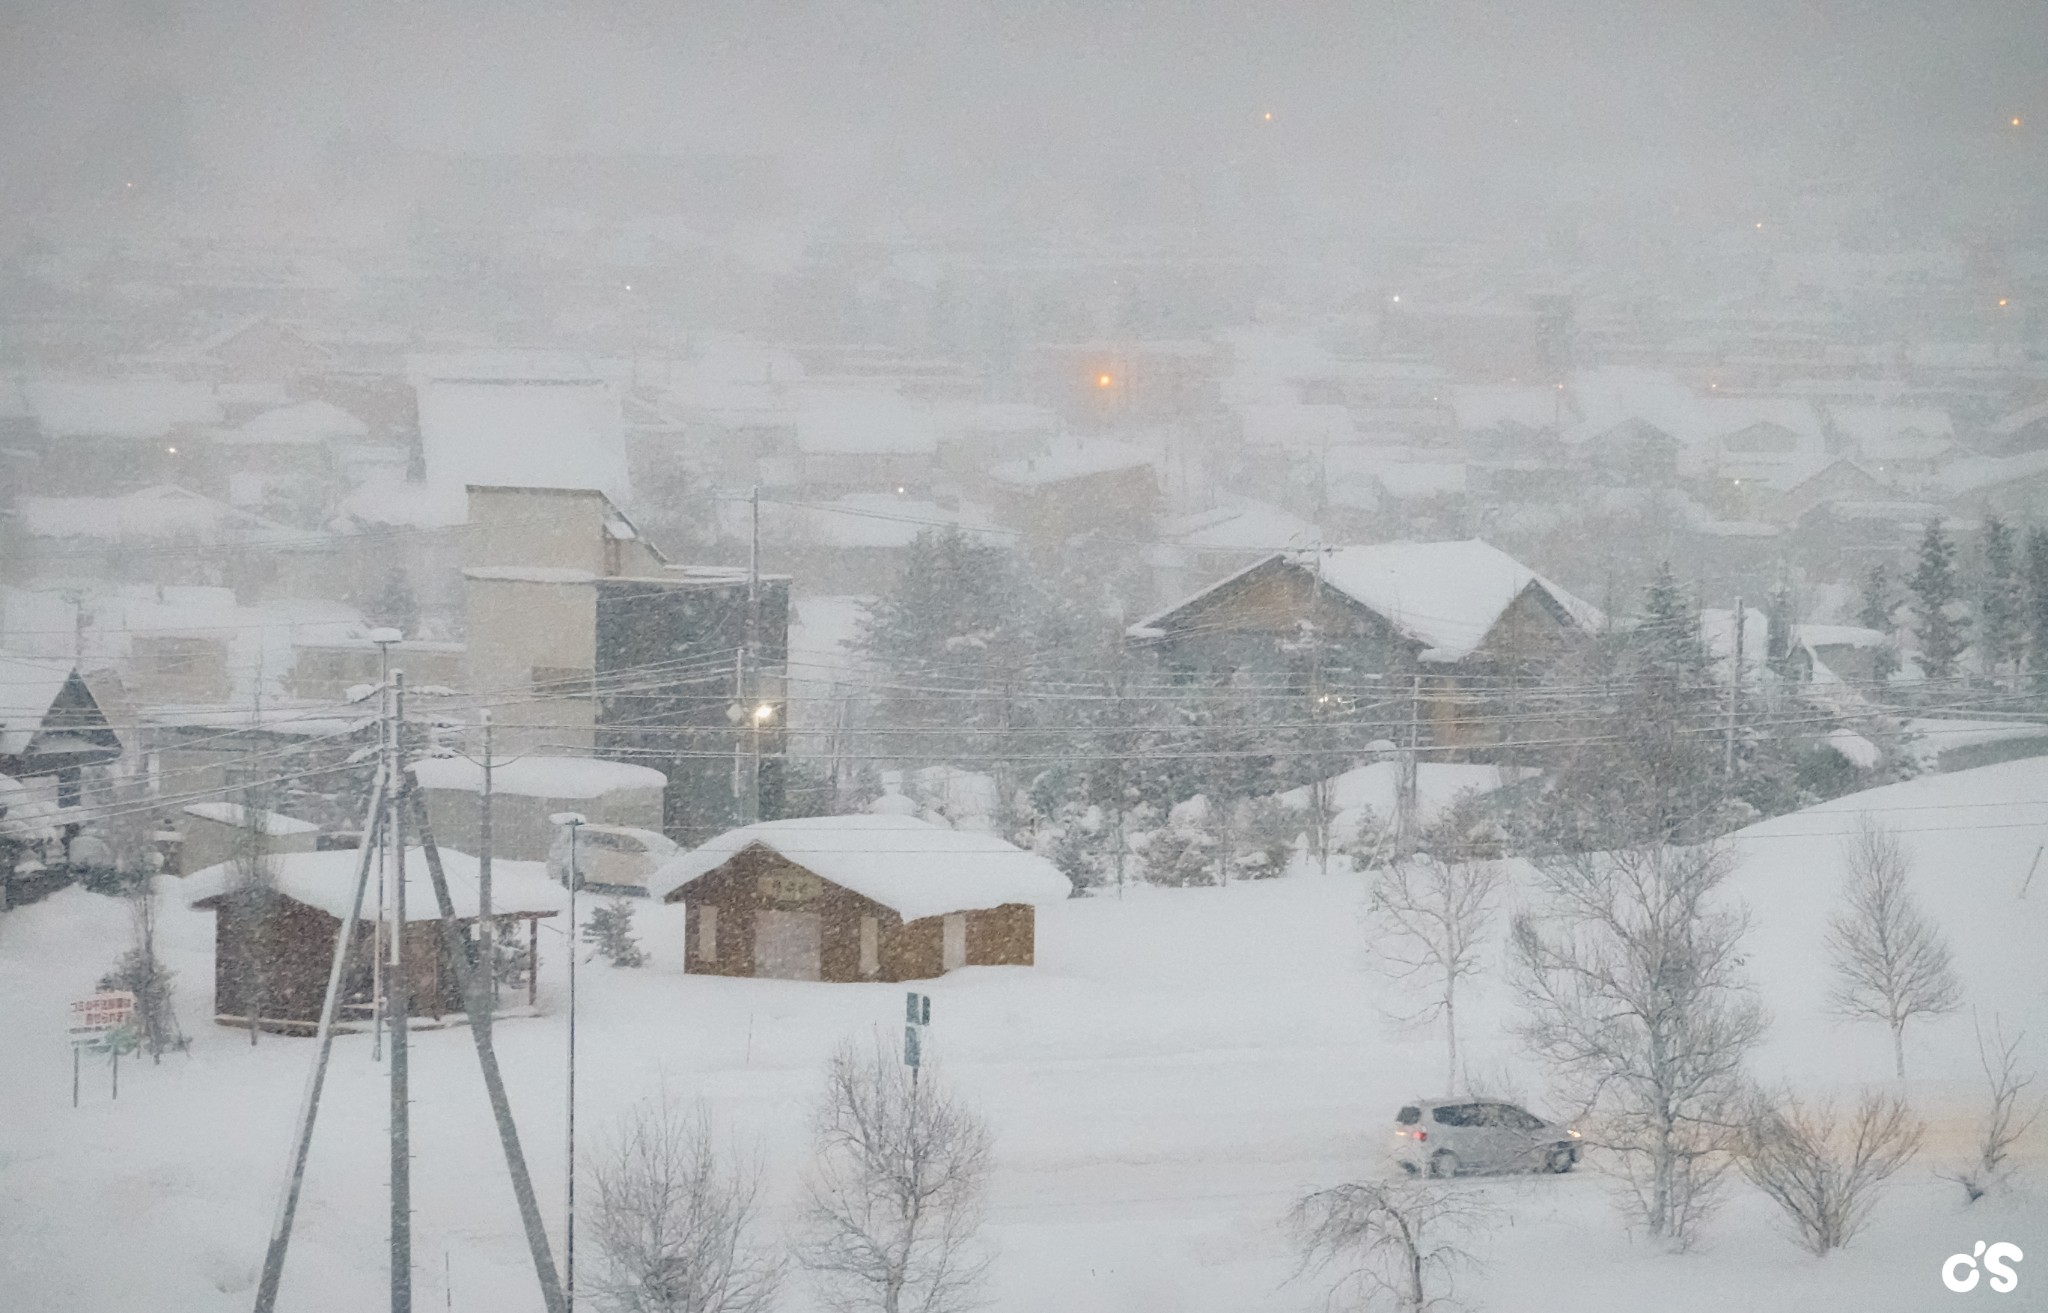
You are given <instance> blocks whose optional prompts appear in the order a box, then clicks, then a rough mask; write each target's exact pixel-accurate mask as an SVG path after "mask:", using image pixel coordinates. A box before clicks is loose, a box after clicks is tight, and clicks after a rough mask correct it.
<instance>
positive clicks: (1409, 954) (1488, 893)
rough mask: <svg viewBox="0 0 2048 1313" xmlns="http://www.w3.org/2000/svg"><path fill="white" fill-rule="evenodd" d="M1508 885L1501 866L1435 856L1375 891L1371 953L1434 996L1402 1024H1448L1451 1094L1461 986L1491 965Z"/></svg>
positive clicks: (1408, 863) (1403, 869) (1386, 879)
mask: <svg viewBox="0 0 2048 1313" xmlns="http://www.w3.org/2000/svg"><path fill="white" fill-rule="evenodd" d="M1501 884H1502V878H1501V868H1500V867H1499V866H1498V865H1497V864H1496V863H1493V862H1479V861H1462V860H1451V861H1446V860H1444V859H1442V858H1439V857H1435V856H1432V855H1430V854H1428V853H1417V854H1416V855H1414V856H1412V857H1407V858H1403V859H1402V860H1400V861H1397V862H1395V863H1394V864H1393V865H1391V866H1389V867H1387V868H1386V869H1385V870H1383V871H1382V872H1381V873H1380V877H1379V879H1378V880H1377V881H1376V882H1375V883H1374V884H1373V889H1372V898H1371V902H1370V904H1369V907H1370V914H1369V915H1370V929H1371V936H1372V937H1371V940H1370V941H1369V943H1368V946H1367V947H1368V950H1369V951H1370V952H1371V954H1372V958H1373V961H1374V963H1375V964H1376V965H1377V966H1378V967H1379V968H1380V970H1381V971H1382V972H1383V973H1384V974H1385V975H1387V976H1388V977H1389V978H1390V979H1393V980H1396V981H1400V982H1402V983H1404V984H1408V985H1411V986H1413V987H1414V988H1415V989H1416V990H1417V991H1418V992H1421V993H1423V994H1424V995H1426V998H1427V1002H1426V1003H1425V1004H1424V1005H1423V1007H1422V1008H1421V1009H1420V1010H1419V1011H1416V1012H1412V1013H1409V1014H1407V1015H1406V1016H1404V1017H1402V1018H1401V1019H1402V1020H1404V1021H1409V1022H1425V1021H1430V1020H1434V1019H1436V1018H1437V1017H1442V1018H1443V1023H1444V1045H1445V1050H1446V1053H1445V1057H1446V1071H1447V1072H1448V1076H1447V1078H1446V1080H1445V1084H1444V1088H1445V1089H1446V1090H1455V1089H1457V1088H1458V983H1459V982H1460V981H1461V980H1463V979H1464V978H1465V977H1466V976H1468V975H1471V974H1472V973H1474V972H1476V971H1478V970H1479V969H1480V968H1481V966H1482V965H1483V964H1482V962H1481V960H1480V956H1479V946H1480V944H1481V943H1482V942H1483V941H1484V940H1485V938H1486V936H1487V933H1488V931H1489V929H1490V928H1491V926H1492V924H1493V916H1494V909H1495V904H1496V903H1498V902H1499V897H1500V889H1501Z"/></svg>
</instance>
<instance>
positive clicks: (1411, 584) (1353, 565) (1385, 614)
mask: <svg viewBox="0 0 2048 1313" xmlns="http://www.w3.org/2000/svg"><path fill="white" fill-rule="evenodd" d="M1275 561H1281V562H1285V563H1286V564H1287V565H1288V566H1290V567H1292V568H1294V569H1298V570H1302V571H1305V572H1309V573H1314V572H1316V571H1317V569H1318V562H1319V561H1320V569H1321V577H1322V581H1323V583H1324V585H1325V586H1327V587H1329V588H1331V589H1334V590H1335V591H1337V592H1339V593H1341V594H1343V595H1344V596H1346V597H1348V598H1350V599H1351V600H1352V601H1354V602H1356V603H1358V604H1359V605H1360V606H1363V607H1365V608H1366V609H1367V610H1369V611H1371V612H1373V613H1374V614H1376V615H1378V616H1380V617H1381V618H1382V619H1384V620H1386V621H1387V622H1388V623H1389V624H1391V625H1392V626H1393V627H1394V629H1395V630H1396V632H1398V633H1400V634H1401V635H1403V636H1404V637H1406V638H1409V639H1412V640H1414V641H1415V642H1417V643H1420V644H1421V645H1422V648H1423V653H1422V655H1423V657H1424V659H1426V660H1430V661H1447V662H1448V661H1461V660H1463V659H1464V658H1465V657H1467V656H1470V655H1471V654H1472V652H1473V651H1474V650H1475V649H1477V648H1478V646H1479V645H1480V644H1481V643H1482V642H1484V641H1485V639H1486V636H1487V634H1489V633H1491V632H1492V630H1493V627H1494V625H1496V624H1497V623H1499V621H1500V618H1501V616H1502V615H1503V614H1504V613H1505V612H1506V611H1507V609H1508V607H1509V606H1511V605H1512V604H1513V603H1514V601H1515V599H1516V598H1518V597H1520V596H1521V595H1522V593H1523V592H1524V591H1526V590H1527V589H1528V588H1530V587H1531V586H1532V585H1533V586H1535V587H1536V588H1538V589H1540V590H1541V591H1542V592H1543V593H1545V594H1547V595H1548V596H1549V597H1550V598H1551V600H1552V601H1553V602H1555V603H1556V604H1557V605H1558V607H1559V608H1560V609H1562V610H1563V611H1564V613H1565V615H1566V616H1567V617H1568V618H1569V619H1570V620H1571V621H1572V622H1573V623H1575V624H1576V625H1578V626H1579V627H1580V628H1582V629H1587V630H1591V629H1595V628H1597V627H1599V626H1600V625H1601V624H1603V623H1604V622H1605V617H1604V616H1602V615H1601V613H1600V609H1599V608H1598V607H1596V606H1593V605H1592V604H1591V603H1588V602H1584V601H1581V600H1580V599H1578V598H1577V597H1574V596H1573V595H1572V594H1570V593H1568V592H1566V591H1565V590H1564V589H1562V588H1560V587H1558V586H1557V585H1556V584H1554V583H1552V582H1550V580H1548V579H1545V578H1544V577H1543V576H1542V575H1540V574H1537V573H1536V572H1535V571H1534V570H1531V569H1530V568H1529V567H1528V566H1526V565H1523V564H1522V563H1521V562H1520V561H1517V560H1516V559H1515V558H1514V557H1512V556H1509V555H1508V554H1507V553H1506V552H1503V551H1501V550H1500V549H1499V548H1498V547H1494V546H1492V545H1491V544H1489V543H1485V542H1481V541H1480V540H1479V539H1477V538H1468V539H1466V540H1464V541H1462V542H1434V543H1411V542H1398V543H1380V544H1377V545H1374V546H1369V547H1326V548H1323V549H1321V550H1320V551H1315V550H1309V551H1296V552H1284V553H1281V554H1278V555H1275V556H1269V557H1267V558H1266V559H1265V560H1263V561H1259V562H1256V563H1254V564H1252V565H1250V566H1247V567H1245V568H1244V569H1242V570H1240V571H1238V572H1237V573H1236V574H1233V575H1230V576H1228V577H1226V578H1223V579H1219V580H1217V581H1216V582H1215V583H1213V584H1211V585H1209V586H1208V587H1207V588H1204V589H1202V590H1201V591H1200V592H1198V593H1196V594H1194V595H1193V596H1191V597H1188V598H1185V599H1183V600H1182V601H1179V602H1176V603H1175V604H1174V605H1172V606H1171V607H1168V608H1167V609H1166V610H1164V611H1160V612H1158V613H1157V614H1155V615H1152V616H1149V617H1147V618H1146V619H1144V620H1140V621H1139V622H1138V623H1136V624H1135V625H1132V626H1131V627H1130V630H1129V632H1130V633H1131V634H1132V635H1133V636H1151V635H1156V634H1157V633H1158V632H1159V625H1160V623H1161V622H1162V621H1164V620H1166V619H1167V618H1168V617H1169V616H1172V615H1173V614H1175V613H1176V612H1178V611H1181V610H1183V609H1184V608H1186V607H1188V606H1190V605H1192V604H1193V603H1195V602H1196V601H1199V600H1200V599H1201V598H1204V597H1207V596H1208V595H1209V594H1211V593H1214V592H1216V591H1217V590H1218V589H1221V588H1223V587H1225V586H1227V585H1229V584H1233V583H1235V582H1237V581H1238V580H1239V579H1242V578H1244V577H1245V576H1246V575H1248V574H1250V573H1252V572H1253V571H1255V570H1261V569H1264V568H1266V567H1268V566H1270V565H1271V564H1272V563H1273V562H1275Z"/></svg>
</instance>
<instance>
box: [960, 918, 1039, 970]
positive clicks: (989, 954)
mask: <svg viewBox="0 0 2048 1313" xmlns="http://www.w3.org/2000/svg"><path fill="white" fill-rule="evenodd" d="M1037 921H1038V917H1037V909H1036V908H1034V907H1032V906H1031V905H1030V904H1028V903H1004V904H1003V905H1002V906H1001V907H985V908H981V909H980V910H978V911H973V912H969V913H968V914H967V965H969V966H977V967H1028V966H1030V965H1031V964H1032V960H1033V958H1034V956H1035V951H1036V948H1037V942H1036V940H1037Z"/></svg>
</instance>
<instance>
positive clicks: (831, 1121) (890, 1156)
mask: <svg viewBox="0 0 2048 1313" xmlns="http://www.w3.org/2000/svg"><path fill="white" fill-rule="evenodd" d="M989 1159H990V1141H989V1133H988V1128H987V1126H986V1125H984V1124H983V1122H982V1120H981V1117H980V1116H979V1114H977V1113H976V1112H975V1111H974V1109H973V1108H972V1107H970V1106H969V1105H968V1104H967V1103H966V1102H965V1101H964V1100H962V1099H961V1098H960V1097H959V1096H958V1095H956V1094H954V1093H953V1092H952V1091H951V1090H950V1089H948V1088H947V1087H946V1085H945V1083H944V1082H943V1081H942V1080H941V1079H940V1078H939V1075H938V1073H937V1072H936V1071H933V1070H930V1069H929V1068H927V1069H926V1070H924V1071H923V1072H922V1073H919V1072H918V1071H916V1070H914V1069H912V1068H909V1067H906V1066H904V1065H903V1064H902V1063H900V1062H899V1061H898V1060H897V1058H896V1055H895V1054H894V1053H892V1052H890V1051H889V1050H888V1049H887V1048H885V1047H884V1046H882V1045H881V1044H879V1043H877V1044H876V1045H875V1047H874V1048H873V1049H872V1050H871V1051H869V1052H866V1053H863V1052H861V1051H859V1050H857V1049H856V1048H855V1047H854V1046H853V1045H851V1044H848V1045H845V1046H843V1047H842V1048H840V1049H839V1051H838V1052H836V1053H834V1054H833V1055H832V1059H831V1062H830V1064H829V1066H828V1067H827V1070H826V1079H825V1097H824V1099H823V1101H822V1103H821V1104H820V1106H819V1109H818V1155H817V1158H816V1160H815V1162H814V1163H813V1165H812V1168H811V1172H810V1178H809V1181H808V1182H807V1194H808V1199H807V1202H806V1206H805V1209H804V1214H805V1223H806V1234H805V1236H804V1237H803V1240H802V1242H801V1244H800V1245H799V1247H798V1249H797V1259H798V1261H799V1262H800V1263H802V1264H803V1266H804V1267H805V1268H807V1269H808V1270H809V1271H810V1273H811V1275H812V1278H813V1279H814V1281H815V1283H816V1285H817V1290H818V1295H819V1297H820V1299H821V1300H822V1302H823V1303H824V1304H825V1306H826V1307H828V1308H831V1309H834V1310H837V1311H840V1313H856V1311H858V1313H959V1311H960V1310H965V1309H971V1308H975V1307H978V1306H979V1305H980V1304H981V1303H982V1302H983V1301H982V1299H981V1287H982V1281H983V1278H984V1277H985V1275H986V1273H987V1270H988V1264H989V1261H990V1260H989V1259H988V1257H987V1256H986V1254H985V1253H983V1252H982V1251H981V1250H980V1248H979V1246H978V1245H977V1244H976V1242H975V1233H976V1231H977V1230H978V1229H979V1227H980V1225H981V1219H982V1210H983V1200H984V1195H985V1192H986V1188H987V1183H988V1174H989Z"/></svg>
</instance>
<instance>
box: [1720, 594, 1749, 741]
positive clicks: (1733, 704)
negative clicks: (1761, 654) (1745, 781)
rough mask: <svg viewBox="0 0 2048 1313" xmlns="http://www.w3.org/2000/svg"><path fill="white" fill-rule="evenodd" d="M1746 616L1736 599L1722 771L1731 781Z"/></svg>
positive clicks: (1739, 598)
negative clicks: (1733, 644) (1726, 732)
mask: <svg viewBox="0 0 2048 1313" xmlns="http://www.w3.org/2000/svg"><path fill="white" fill-rule="evenodd" d="M1745 618H1746V617H1745V616H1744V613H1743V610H1742V597H1741V595H1740V594H1737V595H1736V598H1735V625H1734V630H1735V652H1734V656H1733V659H1732V660H1731V661H1730V663H1729V667H1728V735H1727V738H1726V740H1725V741H1724V742H1723V744H1722V749H1721V769H1722V771H1724V772H1725V773H1726V774H1727V775H1728V777H1729V778H1730V779H1733V778H1734V777H1735V720H1736V716H1737V714H1738V712H1739V707H1738V705H1737V704H1738V702H1739V700H1740V699H1741V697H1742V627H1743V624H1742V622H1743V620H1744V619H1745Z"/></svg>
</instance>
